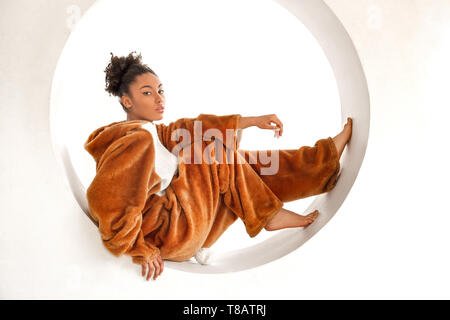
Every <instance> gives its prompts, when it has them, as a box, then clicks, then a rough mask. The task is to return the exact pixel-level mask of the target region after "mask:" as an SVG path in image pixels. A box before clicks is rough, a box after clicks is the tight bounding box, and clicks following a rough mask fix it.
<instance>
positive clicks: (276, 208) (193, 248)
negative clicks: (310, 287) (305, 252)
mask: <svg viewBox="0 0 450 320" xmlns="http://www.w3.org/2000/svg"><path fill="white" fill-rule="evenodd" d="M134 53H135V52H132V53H130V54H129V55H128V56H126V57H117V56H114V55H113V54H111V61H110V63H109V64H108V66H107V68H106V69H105V72H106V88H105V90H106V91H107V92H109V93H110V94H112V95H114V96H117V97H119V99H120V100H119V102H120V104H121V105H122V108H123V109H124V111H125V112H126V115H127V119H126V120H123V121H119V122H114V123H111V124H109V125H106V126H103V127H101V128H98V129H97V130H95V131H94V132H92V133H91V135H90V136H89V138H88V139H87V141H86V143H85V149H86V150H87V151H88V152H89V153H90V154H91V155H92V156H93V158H94V159H95V161H96V176H95V177H94V179H93V181H92V182H91V185H90V186H89V188H88V190H87V199H88V204H89V210H90V215H91V216H92V217H93V219H94V220H95V221H96V222H97V223H98V227H99V231H100V234H101V238H102V241H103V244H104V246H105V247H106V248H107V249H108V250H109V251H110V252H111V253H112V254H114V255H115V256H120V255H122V254H127V255H130V256H131V257H132V260H133V262H134V263H136V264H140V265H141V266H142V275H143V276H144V277H146V279H147V280H149V279H150V277H151V275H152V274H154V279H156V278H157V277H158V276H159V275H160V274H161V273H162V272H163V270H164V263H163V259H166V260H172V261H184V260H188V259H190V258H191V257H192V256H194V255H195V254H196V252H198V250H200V249H201V248H209V247H211V246H212V245H213V244H214V243H215V242H216V241H217V239H218V238H219V237H220V236H221V235H222V234H223V233H224V232H225V230H226V229H227V228H228V227H229V226H230V225H231V224H232V223H233V222H234V221H235V220H237V219H238V218H239V219H241V221H242V222H243V223H244V225H245V227H246V231H247V233H248V234H249V236H250V237H254V236H256V235H257V234H258V233H259V232H260V231H261V230H262V229H263V228H264V229H265V230H268V231H273V230H280V229H283V228H294V227H305V226H307V225H309V224H311V223H312V222H313V221H314V220H315V219H316V218H317V216H318V211H317V210H315V211H314V212H312V213H310V214H308V215H306V216H302V215H300V214H297V213H295V212H292V211H289V210H286V209H284V208H282V206H283V203H284V202H288V201H293V200H297V199H301V198H305V197H309V196H313V195H318V194H321V193H324V192H328V191H330V190H331V189H332V188H333V187H334V186H335V184H336V181H337V177H338V174H339V171H340V163H339V159H340V157H341V154H342V152H343V150H344V147H345V145H346V144H347V143H348V141H349V139H350V137H351V134H352V119H351V118H348V121H347V124H346V125H345V126H344V128H343V130H342V131H341V132H340V133H339V134H338V135H336V136H335V137H334V138H331V137H328V138H326V139H320V140H318V141H317V142H316V143H315V145H314V146H313V147H309V146H303V147H300V148H298V149H291V150H264V151H256V152H255V151H248V150H242V149H239V140H240V134H241V133H242V130H243V129H245V128H248V127H251V126H256V127H258V128H261V129H269V130H276V132H277V133H278V134H279V135H280V136H281V135H283V124H282V122H281V121H280V120H279V119H278V117H277V116H276V115H275V114H270V115H262V116H251V117H243V116H242V115H240V114H232V115H225V116H216V115H212V114H200V115H199V116H198V117H196V118H181V119H178V120H176V121H174V122H171V123H170V124H168V125H165V124H154V123H153V121H158V120H161V119H163V115H164V110H165V108H166V105H165V96H164V88H163V84H162V83H161V81H160V79H159V77H158V76H157V75H156V73H155V72H154V71H153V70H151V69H150V68H149V67H148V66H147V65H145V64H143V63H142V61H141V59H142V57H141V55H140V54H139V55H134ZM272 123H274V124H275V126H272V125H271V124H272ZM211 133H213V134H211ZM277 133H276V134H277ZM268 158H269V159H270V160H271V161H270V162H271V163H268V161H267V159H268ZM198 160H200V161H198ZM147 268H148V274H147Z"/></svg>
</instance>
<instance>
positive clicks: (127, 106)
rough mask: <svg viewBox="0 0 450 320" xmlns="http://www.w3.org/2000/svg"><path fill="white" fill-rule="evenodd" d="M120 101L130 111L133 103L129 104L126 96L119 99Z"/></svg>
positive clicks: (129, 101)
mask: <svg viewBox="0 0 450 320" xmlns="http://www.w3.org/2000/svg"><path fill="white" fill-rule="evenodd" d="M120 101H121V102H122V104H123V105H124V106H125V108H127V109H131V108H132V107H133V103H132V102H131V99H130V97H129V96H128V95H127V94H124V95H123V96H122V98H120Z"/></svg>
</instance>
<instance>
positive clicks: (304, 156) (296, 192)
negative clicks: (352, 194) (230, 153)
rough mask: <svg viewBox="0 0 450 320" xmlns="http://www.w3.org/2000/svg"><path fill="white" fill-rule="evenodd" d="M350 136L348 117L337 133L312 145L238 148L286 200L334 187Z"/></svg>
mask: <svg viewBox="0 0 450 320" xmlns="http://www.w3.org/2000/svg"><path fill="white" fill-rule="evenodd" d="M350 136H351V119H348V122H347V124H346V125H345V127H344V129H343V130H342V131H341V132H340V133H339V134H338V135H336V136H335V137H334V138H331V137H328V138H325V139H320V140H318V141H316V143H315V144H314V146H302V147H300V148H298V149H288V150H286V149H285V150H256V151H248V150H242V149H239V153H240V154H241V155H242V157H243V158H244V159H245V160H246V161H247V162H248V163H249V164H250V166H251V167H252V169H253V170H254V171H255V172H256V173H257V174H258V175H259V177H260V178H261V179H262V180H263V182H264V183H265V184H266V185H267V186H268V187H269V188H270V189H271V190H272V191H273V192H274V193H275V195H276V196H277V197H278V198H279V199H280V200H281V201H282V202H289V201H294V200H298V199H303V198H306V197H310V196H315V195H319V194H321V193H325V192H328V191H330V190H331V189H333V188H334V186H335V185H336V182H337V177H338V174H339V172H340V163H339V159H340V156H341V154H342V152H343V149H344V147H345V145H346V144H347V142H348V140H349V139H350ZM268 169H270V170H268Z"/></svg>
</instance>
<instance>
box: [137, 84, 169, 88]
mask: <svg viewBox="0 0 450 320" xmlns="http://www.w3.org/2000/svg"><path fill="white" fill-rule="evenodd" d="M162 85H163V84H162V83H160V84H159V86H158V88H159V87H161V86H162ZM146 87H147V88H150V89H153V88H152V86H149V85H145V86H142V87H141V88H140V89H142V88H146Z"/></svg>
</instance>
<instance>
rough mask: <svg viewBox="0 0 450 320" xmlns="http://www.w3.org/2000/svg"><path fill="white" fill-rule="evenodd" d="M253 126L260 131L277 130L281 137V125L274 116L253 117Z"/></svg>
mask: <svg viewBox="0 0 450 320" xmlns="http://www.w3.org/2000/svg"><path fill="white" fill-rule="evenodd" d="M272 122H273V123H275V126H273V125H271V123H272ZM254 124H255V126H257V127H258V128H260V129H270V130H279V132H278V134H279V136H280V137H281V136H282V135H283V123H282V122H281V121H280V119H278V117H277V116H276V115H275V114H268V115H264V116H259V117H255V122H254ZM276 136H277V134H276V133H275V137H276Z"/></svg>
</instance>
